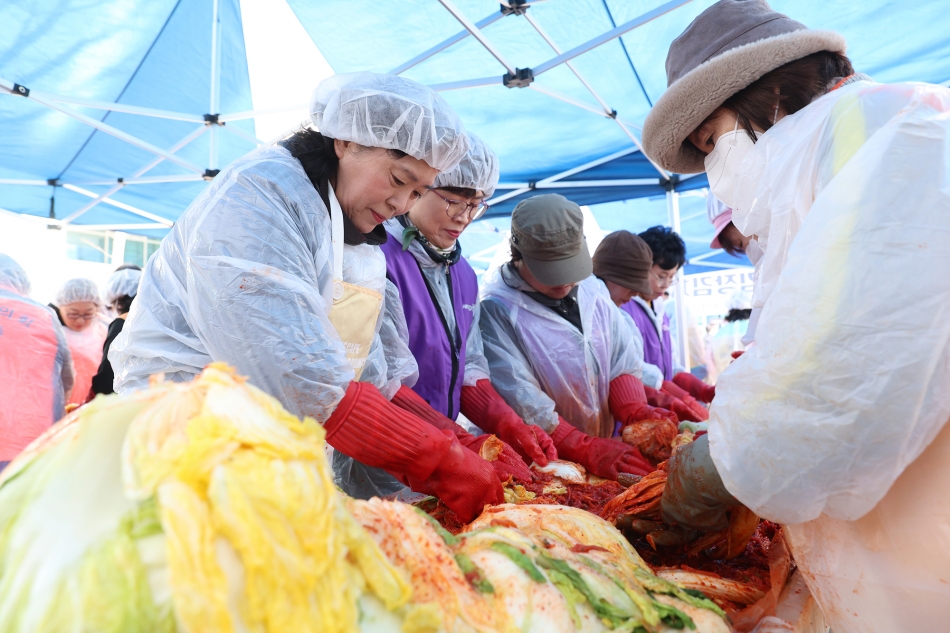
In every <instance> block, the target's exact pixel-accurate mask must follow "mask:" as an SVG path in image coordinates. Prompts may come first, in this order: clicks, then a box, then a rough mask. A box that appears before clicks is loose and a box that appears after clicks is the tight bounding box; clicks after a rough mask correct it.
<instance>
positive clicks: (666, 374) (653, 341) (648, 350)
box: [620, 299, 673, 380]
mask: <svg viewBox="0 0 950 633" xmlns="http://www.w3.org/2000/svg"><path fill="white" fill-rule="evenodd" d="M620 309H621V310H623V311H624V312H626V313H627V314H629V315H630V316H632V317H633V322H634V323H636V324H637V327H638V328H639V329H640V334H642V335H643V361H644V362H645V363H650V364H651V365H656V366H657V367H659V368H660V371H662V372H663V379H664V380H673V341H672V339H671V338H670V317H669V316H667V315H666V314H665V313H664V314H663V321H662V324H663V325H662V330H663V338H662V339H661V338H660V336H659V334H657V332H656V327H655V326H654V325H653V319H651V318H650V315H649V314H647V312H646V309H645V308H644V307H643V306H641V305H640V304H639V303H637V302H636V301H634V300H633V299H631V300H630V301H628V302H626V303H625V304H623V305H622V306H620Z"/></svg>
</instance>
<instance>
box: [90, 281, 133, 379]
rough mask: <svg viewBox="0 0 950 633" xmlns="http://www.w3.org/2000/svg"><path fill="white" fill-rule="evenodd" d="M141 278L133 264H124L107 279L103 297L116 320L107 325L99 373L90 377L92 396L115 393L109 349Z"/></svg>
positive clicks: (129, 307)
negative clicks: (107, 329)
mask: <svg viewBox="0 0 950 633" xmlns="http://www.w3.org/2000/svg"><path fill="white" fill-rule="evenodd" d="M141 278H142V269H141V268H139V267H138V266H136V265H135V264H124V265H122V266H119V267H118V268H116V269H115V272H114V273H112V276H111V277H109V283H108V284H106V292H105V297H104V298H105V301H106V306H107V307H108V308H109V309H110V310H112V311H113V312H114V313H115V314H116V318H115V319H113V321H112V323H110V324H109V331H108V333H107V334H106V340H105V342H104V343H103V344H102V361H101V362H100V363H99V371H97V372H96V375H95V376H93V377H92V393H93V394H99V393H101V394H110V393H115V389H114V388H113V385H112V382H113V380H114V379H115V375H114V374H113V371H112V363H110V362H109V348H110V347H111V346H112V341H114V340H115V339H116V337H117V336H119V333H120V332H122V327H123V326H124V325H125V319H126V317H128V315H129V310H130V309H131V308H132V301H133V300H134V299H135V295H136V294H137V293H138V291H139V281H140V280H141Z"/></svg>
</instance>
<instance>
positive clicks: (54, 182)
mask: <svg viewBox="0 0 950 633" xmlns="http://www.w3.org/2000/svg"><path fill="white" fill-rule="evenodd" d="M46 184H47V185H49V186H50V187H59V186H60V182H59V178H47V179H46Z"/></svg>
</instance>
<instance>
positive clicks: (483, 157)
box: [382, 134, 557, 479]
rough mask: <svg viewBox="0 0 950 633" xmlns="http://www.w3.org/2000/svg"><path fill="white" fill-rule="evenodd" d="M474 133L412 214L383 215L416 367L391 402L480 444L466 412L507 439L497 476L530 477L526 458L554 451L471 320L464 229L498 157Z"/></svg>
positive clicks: (390, 267)
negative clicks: (493, 376) (512, 395)
mask: <svg viewBox="0 0 950 633" xmlns="http://www.w3.org/2000/svg"><path fill="white" fill-rule="evenodd" d="M469 141H470V144H471V146H472V149H471V150H470V151H469V153H468V154H467V155H466V157H465V158H464V159H463V160H462V162H461V163H459V165H458V166H457V167H456V168H455V169H453V170H451V171H448V172H444V173H442V174H439V176H438V177H437V178H436V180H435V184H434V185H433V187H432V188H431V189H430V190H429V192H428V193H426V194H425V195H424V196H423V197H422V198H421V199H420V200H419V201H418V202H416V204H415V205H414V206H413V207H412V209H411V210H410V211H409V213H408V214H407V215H404V216H400V217H399V218H397V219H394V220H391V221H389V222H387V223H386V229H387V231H389V234H390V237H391V238H392V239H390V240H388V241H387V242H386V244H384V245H383V246H382V249H383V252H384V254H385V255H386V275H387V277H388V278H389V280H390V281H391V282H392V283H393V284H395V286H396V287H397V288H398V290H399V295H400V299H401V307H402V310H403V312H404V313H405V322H406V326H407V329H408V345H409V349H410V351H411V352H412V355H413V356H414V357H415V359H416V363H417V364H418V366H419V377H418V380H416V382H415V384H414V385H412V388H411V389H410V388H409V387H408V386H405V385H404V386H403V387H402V388H401V389H400V390H399V391H398V392H397V393H396V395H395V396H394V397H393V400H392V401H393V403H394V404H396V405H398V406H400V407H402V408H404V409H407V410H409V411H412V412H413V413H416V414H417V415H419V416H421V417H422V418H423V419H425V420H427V421H430V423H432V424H434V425H436V426H440V425H441V427H440V428H452V429H453V430H454V432H455V433H456V436H457V437H458V438H459V440H460V442H461V443H462V444H463V446H466V447H467V448H470V449H471V450H474V451H476V452H477V451H478V450H479V449H480V448H481V445H482V444H483V443H484V442H485V441H486V440H487V438H488V437H489V436H488V435H483V436H479V437H472V436H471V435H469V434H468V433H466V432H465V431H463V430H462V429H461V427H460V426H459V425H457V424H455V423H454V422H453V420H454V419H455V418H456V417H457V416H458V415H459V413H463V414H464V415H465V416H466V417H467V418H469V419H470V420H471V421H472V422H474V423H475V424H476V425H477V426H478V427H479V428H481V429H482V430H484V431H486V432H487V433H492V434H494V435H496V436H497V437H499V438H500V439H501V440H503V441H504V442H506V443H507V446H506V448H505V451H504V452H503V453H502V455H501V456H500V457H499V459H498V460H496V461H495V462H493V464H494V465H495V466H496V470H497V471H498V473H499V477H500V478H503V479H507V478H508V476H510V475H514V476H515V477H516V478H519V479H523V478H530V472H529V471H528V470H527V468H526V466H525V462H526V463H528V464H530V463H531V462H532V461H534V462H538V463H539V464H541V465H547V463H548V460H549V459H554V458H556V457H557V451H556V450H555V448H554V444H553V442H552V441H551V439H550V438H549V437H548V436H547V434H546V433H545V432H544V431H543V430H541V429H540V428H539V427H533V426H528V425H526V424H525V423H524V422H523V421H522V420H521V418H520V417H518V415H517V414H516V413H515V412H514V411H513V410H512V409H511V407H509V406H508V405H507V403H505V401H504V399H502V397H501V396H500V395H498V393H497V392H496V391H495V390H494V388H492V385H491V381H490V379H489V378H490V376H489V370H488V362H487V361H486V360H485V355H484V351H483V349H482V339H481V335H480V332H479V329H478V327H477V326H474V324H476V323H477V320H478V283H477V280H476V277H475V272H474V271H473V270H472V268H471V266H469V264H468V262H467V261H465V259H464V258H463V257H462V249H461V246H460V245H459V243H458V237H459V235H460V234H461V233H462V231H464V230H465V228H466V227H467V226H468V225H469V224H470V223H471V222H473V221H474V220H476V219H477V218H479V217H481V216H482V215H483V214H484V212H485V211H486V210H487V208H488V206H487V205H486V204H484V200H485V198H487V197H488V196H490V195H491V194H492V193H493V192H494V189H495V185H496V184H497V182H498V158H497V157H496V156H495V154H494V153H493V152H492V151H491V149H489V148H488V146H487V145H485V143H484V142H483V141H482V140H481V139H479V138H478V137H476V136H474V135H471V134H470V135H469ZM446 425H448V426H446ZM519 455H520V457H519ZM522 460H523V461H522Z"/></svg>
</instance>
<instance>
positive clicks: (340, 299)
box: [327, 184, 383, 380]
mask: <svg viewBox="0 0 950 633" xmlns="http://www.w3.org/2000/svg"><path fill="white" fill-rule="evenodd" d="M327 187H328V188H329V190H330V237H331V243H332V246H333V308H332V309H331V310H330V315H329V318H330V323H332V324H333V327H334V328H336V332H337V334H338V335H339V336H340V339H341V340H342V341H343V347H344V349H345V350H346V359H347V360H348V361H350V365H352V367H353V371H354V372H355V374H356V375H355V377H354V380H359V379H360V376H361V375H362V374H363V368H364V367H365V366H366V357H367V356H369V349H370V346H371V345H372V343H373V337H374V336H375V335H376V322H377V321H378V320H379V312H380V310H381V309H382V307H383V295H381V294H380V293H378V292H376V291H375V290H370V289H369V288H364V287H362V286H357V285H354V284H351V283H347V282H345V281H343V209H341V208H340V202H339V201H338V200H337V199H336V194H335V193H334V192H333V187H332V186H331V185H329V184H328V185H327Z"/></svg>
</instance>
